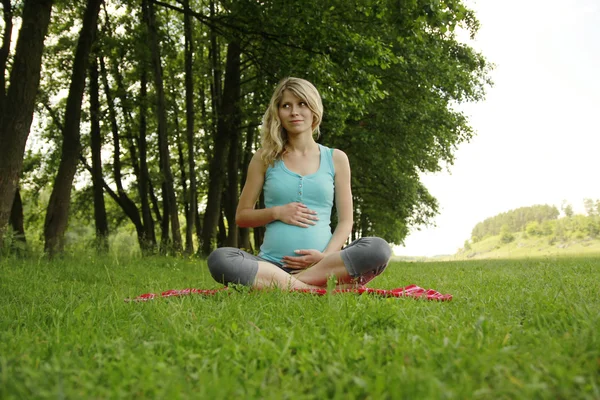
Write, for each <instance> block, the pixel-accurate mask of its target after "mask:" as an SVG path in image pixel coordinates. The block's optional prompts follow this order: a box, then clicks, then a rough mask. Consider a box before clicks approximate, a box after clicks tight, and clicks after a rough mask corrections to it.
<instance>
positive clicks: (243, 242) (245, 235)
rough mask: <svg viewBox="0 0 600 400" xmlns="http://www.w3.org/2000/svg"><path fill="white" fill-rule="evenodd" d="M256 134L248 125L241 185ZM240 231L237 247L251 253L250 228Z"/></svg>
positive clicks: (241, 169)
mask: <svg viewBox="0 0 600 400" xmlns="http://www.w3.org/2000/svg"><path fill="white" fill-rule="evenodd" d="M255 133H256V126H254V125H250V126H249V127H248V130H247V131H246V145H245V146H244V153H243V160H242V165H241V167H240V174H241V179H240V182H241V184H242V185H244V184H245V183H246V178H247V175H248V165H250V160H251V159H252V145H253V144H254V136H255ZM238 229H239V231H240V235H239V237H240V239H239V240H240V241H239V247H240V248H242V249H247V250H249V251H250V252H252V251H253V249H252V243H251V242H250V228H238Z"/></svg>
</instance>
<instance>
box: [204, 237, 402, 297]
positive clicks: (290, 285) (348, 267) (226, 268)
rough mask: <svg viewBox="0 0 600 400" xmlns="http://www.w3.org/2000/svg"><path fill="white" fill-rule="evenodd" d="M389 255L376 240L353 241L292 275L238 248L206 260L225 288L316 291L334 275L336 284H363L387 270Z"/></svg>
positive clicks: (385, 245) (385, 246) (384, 245)
mask: <svg viewBox="0 0 600 400" xmlns="http://www.w3.org/2000/svg"><path fill="white" fill-rule="evenodd" d="M390 256H391V249H390V246H389V245H388V244H387V242H386V241H385V240H383V239H380V238H377V237H367V238H361V239H358V240H355V241H354V242H352V243H351V244H350V245H348V246H347V247H346V248H344V249H343V250H341V251H338V252H335V253H331V254H328V255H327V256H325V257H324V258H323V259H322V260H321V261H319V262H318V263H316V264H315V265H313V266H311V267H310V268H307V269H305V270H303V271H301V272H299V273H297V274H295V275H291V274H289V273H287V272H286V271H284V270H283V269H281V268H279V267H278V266H277V265H275V264H272V263H270V262H267V261H265V260H263V259H262V258H260V257H257V256H254V255H252V254H249V253H247V252H244V251H242V250H239V249H235V248H231V247H224V248H220V249H217V250H215V251H214V252H213V253H211V255H210V256H209V257H208V267H209V270H210V272H211V274H212V276H213V278H214V279H215V280H216V281H217V282H220V283H223V284H225V285H227V284H229V283H240V284H243V285H246V286H252V287H255V288H265V287H272V286H277V287H279V288H282V289H315V288H319V287H323V286H325V285H326V284H327V280H328V279H329V277H330V276H335V278H336V279H337V281H338V284H341V285H344V284H355V283H356V284H363V285H364V284H365V283H367V282H368V281H370V280H371V279H373V278H374V277H376V276H377V275H379V274H380V273H381V272H383V270H384V269H385V268H386V266H387V264H388V262H389V259H390Z"/></svg>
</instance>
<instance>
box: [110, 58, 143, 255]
mask: <svg viewBox="0 0 600 400" xmlns="http://www.w3.org/2000/svg"><path fill="white" fill-rule="evenodd" d="M100 71H101V73H102V84H103V86H104V94H105V95H106V102H107V105H108V115H109V119H110V126H111V130H112V136H113V176H114V180H115V185H116V186H117V195H118V196H119V205H120V206H121V208H122V210H123V212H124V213H125V215H127V217H128V218H129V220H130V221H131V222H132V223H133V225H134V226H135V230H136V233H137V238H138V243H139V245H140V250H141V251H142V252H144V253H145V252H146V248H145V246H146V240H145V231H144V226H143V224H142V220H141V218H140V212H139V210H138V208H137V206H136V204H135V203H134V202H133V200H131V198H130V197H129V196H128V195H127V192H126V191H125V189H124V188H123V181H122V172H121V135H120V132H119V125H118V123H117V110H116V108H115V102H114V99H113V96H112V93H111V90H110V86H109V84H108V73H107V71H106V66H105V64H104V59H103V58H102V57H100ZM133 163H135V160H133Z"/></svg>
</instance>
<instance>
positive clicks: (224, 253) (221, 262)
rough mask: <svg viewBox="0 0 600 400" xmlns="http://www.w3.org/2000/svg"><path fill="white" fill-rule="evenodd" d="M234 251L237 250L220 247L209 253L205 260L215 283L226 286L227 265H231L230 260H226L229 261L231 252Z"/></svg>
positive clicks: (228, 268)
mask: <svg viewBox="0 0 600 400" xmlns="http://www.w3.org/2000/svg"><path fill="white" fill-rule="evenodd" d="M235 250H237V249H234V248H232V247H220V248H218V249H215V250H214V251H213V252H212V253H210V255H209V256H208V258H207V259H206V263H207V264H208V270H209V271H210V274H211V275H212V277H213V278H214V280H215V281H217V282H219V283H222V284H224V285H225V284H227V279H226V276H227V275H228V272H229V270H230V267H229V264H230V263H231V260H228V259H230V257H231V253H232V251H235Z"/></svg>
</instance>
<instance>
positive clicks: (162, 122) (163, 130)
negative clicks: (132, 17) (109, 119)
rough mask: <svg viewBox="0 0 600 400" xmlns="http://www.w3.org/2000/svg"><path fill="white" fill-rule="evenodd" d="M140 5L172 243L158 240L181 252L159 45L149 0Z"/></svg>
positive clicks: (163, 188) (166, 214)
mask: <svg viewBox="0 0 600 400" xmlns="http://www.w3.org/2000/svg"><path fill="white" fill-rule="evenodd" d="M142 8H143V12H144V18H145V21H146V24H147V27H148V39H149V40H148V41H149V46H150V52H151V57H152V71H153V75H154V85H155V89H156V92H157V96H156V115H157V119H158V142H159V144H158V147H159V159H160V162H159V163H160V171H161V174H162V178H163V182H162V190H163V204H164V215H163V218H165V219H166V220H168V221H169V223H170V226H171V235H172V243H171V245H170V246H169V245H168V243H167V242H168V238H166V237H164V236H163V238H162V240H161V242H162V243H161V244H162V246H163V249H164V250H166V247H172V249H173V250H175V251H176V252H181V250H182V248H181V231H180V227H179V214H178V211H177V209H178V207H177V198H176V196H175V189H174V187H173V173H172V171H171V162H170V155H169V144H168V136H167V114H166V112H167V111H166V104H165V91H164V84H163V73H162V64H161V55H160V45H159V38H158V32H157V26H156V16H155V12H154V5H153V2H152V1H148V0H143V1H142Z"/></svg>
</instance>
